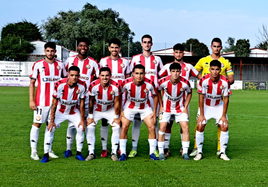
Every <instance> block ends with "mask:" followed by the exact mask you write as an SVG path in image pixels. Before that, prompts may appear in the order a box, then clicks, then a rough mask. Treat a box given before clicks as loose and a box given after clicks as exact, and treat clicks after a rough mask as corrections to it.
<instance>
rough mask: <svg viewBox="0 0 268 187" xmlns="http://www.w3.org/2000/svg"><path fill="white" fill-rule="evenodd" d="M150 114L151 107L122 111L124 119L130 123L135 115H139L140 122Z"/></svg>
mask: <svg viewBox="0 0 268 187" xmlns="http://www.w3.org/2000/svg"><path fill="white" fill-rule="evenodd" d="M152 113H153V111H152V108H151V107H146V108H144V109H130V108H125V110H124V115H125V117H126V118H127V119H128V120H130V121H133V119H134V116H135V114H140V118H141V120H143V119H144V118H146V117H147V116H149V115H150V114H152Z"/></svg>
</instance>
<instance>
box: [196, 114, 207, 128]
mask: <svg viewBox="0 0 268 187" xmlns="http://www.w3.org/2000/svg"><path fill="white" fill-rule="evenodd" d="M206 123H207V120H206V118H205V116H203V115H200V116H199V117H198V118H197V125H200V126H203V125H205V124H206Z"/></svg>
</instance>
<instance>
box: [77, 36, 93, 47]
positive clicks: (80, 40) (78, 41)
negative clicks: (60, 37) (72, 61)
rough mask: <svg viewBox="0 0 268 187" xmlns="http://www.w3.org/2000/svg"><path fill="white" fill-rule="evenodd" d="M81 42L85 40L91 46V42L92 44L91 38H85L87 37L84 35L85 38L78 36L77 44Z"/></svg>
mask: <svg viewBox="0 0 268 187" xmlns="http://www.w3.org/2000/svg"><path fill="white" fill-rule="evenodd" d="M81 42H85V43H86V44H87V45H88V46H89V44H90V42H89V39H88V38H85V37H83V38H78V39H77V46H78V45H79V44H80V43H81Z"/></svg>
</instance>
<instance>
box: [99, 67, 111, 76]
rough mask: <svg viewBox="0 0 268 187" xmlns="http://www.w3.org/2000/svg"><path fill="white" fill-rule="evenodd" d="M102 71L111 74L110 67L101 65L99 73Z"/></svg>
mask: <svg viewBox="0 0 268 187" xmlns="http://www.w3.org/2000/svg"><path fill="white" fill-rule="evenodd" d="M103 71H108V72H109V74H110V75H111V74H112V72H111V69H110V68H109V67H102V68H101V69H100V74H101V72H103Z"/></svg>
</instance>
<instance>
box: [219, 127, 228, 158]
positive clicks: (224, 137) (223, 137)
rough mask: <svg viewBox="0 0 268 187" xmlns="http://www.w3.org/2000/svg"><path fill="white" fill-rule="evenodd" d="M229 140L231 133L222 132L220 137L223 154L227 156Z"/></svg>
mask: <svg viewBox="0 0 268 187" xmlns="http://www.w3.org/2000/svg"><path fill="white" fill-rule="evenodd" d="M228 140H229V131H227V132H223V131H221V136H220V145H221V153H224V154H225V150H226V148H227V144H228Z"/></svg>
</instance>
